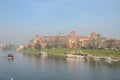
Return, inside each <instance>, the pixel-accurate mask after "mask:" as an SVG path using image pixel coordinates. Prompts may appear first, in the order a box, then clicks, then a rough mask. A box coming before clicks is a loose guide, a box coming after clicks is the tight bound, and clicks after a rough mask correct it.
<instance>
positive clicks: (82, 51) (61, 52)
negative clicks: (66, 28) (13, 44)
mask: <svg viewBox="0 0 120 80" xmlns="http://www.w3.org/2000/svg"><path fill="white" fill-rule="evenodd" d="M41 51H44V52H46V53H48V54H50V55H64V53H66V52H67V53H71V54H90V55H93V56H107V57H108V56H113V57H120V51H105V50H85V49H66V48H57V49H56V48H53V49H40V50H38V49H32V48H27V49H22V50H20V52H25V53H33V54H40V53H41Z"/></svg>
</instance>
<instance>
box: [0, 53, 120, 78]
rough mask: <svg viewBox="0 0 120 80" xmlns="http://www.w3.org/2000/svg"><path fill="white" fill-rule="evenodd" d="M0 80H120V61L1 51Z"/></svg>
mask: <svg viewBox="0 0 120 80" xmlns="http://www.w3.org/2000/svg"><path fill="white" fill-rule="evenodd" d="M7 54H13V55H14V60H11V61H10V60H8V59H7ZM0 80H120V62H106V61H103V60H89V59H88V60H83V59H82V60H81V59H71V58H65V57H63V56H40V55H33V54H23V53H20V52H16V51H0Z"/></svg>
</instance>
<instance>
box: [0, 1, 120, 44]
mask: <svg viewBox="0 0 120 80" xmlns="http://www.w3.org/2000/svg"><path fill="white" fill-rule="evenodd" d="M119 3H120V1H119V0H114V1H113V0H101V1H96V0H90V1H89V0H60V1H55V0H51V1H47V0H46V1H42V0H17V1H16V0H1V1H0V12H1V13H0V37H1V38H0V43H15V44H17V43H18V44H21V43H24V42H27V41H28V40H30V39H31V38H33V37H34V36H35V35H36V34H39V35H40V36H44V35H56V34H58V33H59V31H61V32H62V33H64V34H69V32H70V31H71V30H75V31H76V32H77V35H89V34H90V33H91V32H96V33H99V34H101V35H102V36H103V37H107V38H119V39H120V35H119V34H120V31H119V30H120V23H119V19H120V15H119V14H120V10H119V8H120V5H119Z"/></svg>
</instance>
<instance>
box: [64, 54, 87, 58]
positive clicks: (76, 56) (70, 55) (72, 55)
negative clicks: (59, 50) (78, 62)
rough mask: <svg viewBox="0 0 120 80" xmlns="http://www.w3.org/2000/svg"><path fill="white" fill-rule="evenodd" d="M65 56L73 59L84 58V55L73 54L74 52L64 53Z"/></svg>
mask: <svg viewBox="0 0 120 80" xmlns="http://www.w3.org/2000/svg"><path fill="white" fill-rule="evenodd" d="M65 57H66V58H75V59H84V58H85V56H84V55H82V54H79V55H75V54H65Z"/></svg>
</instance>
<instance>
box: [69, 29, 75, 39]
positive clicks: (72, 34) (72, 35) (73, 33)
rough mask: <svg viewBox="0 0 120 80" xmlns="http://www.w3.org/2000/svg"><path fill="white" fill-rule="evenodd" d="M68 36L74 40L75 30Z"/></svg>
mask: <svg viewBox="0 0 120 80" xmlns="http://www.w3.org/2000/svg"><path fill="white" fill-rule="evenodd" d="M70 38H71V40H72V41H76V32H75V31H71V33H70Z"/></svg>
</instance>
